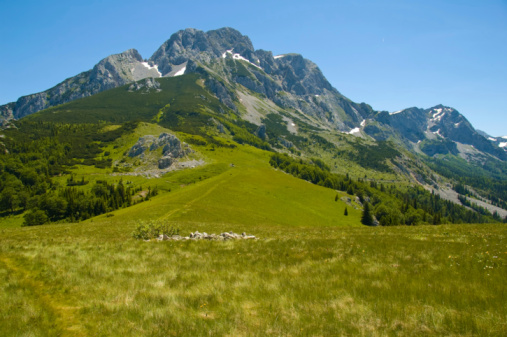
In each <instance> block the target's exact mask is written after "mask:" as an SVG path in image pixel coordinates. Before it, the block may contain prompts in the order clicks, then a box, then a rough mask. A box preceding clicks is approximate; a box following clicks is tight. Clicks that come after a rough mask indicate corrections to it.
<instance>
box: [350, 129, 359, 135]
mask: <svg viewBox="0 0 507 337" xmlns="http://www.w3.org/2000/svg"><path fill="white" fill-rule="evenodd" d="M360 132H361V130H359V128H353V129H352V130H350V131H349V133H350V134H351V135H353V134H356V133H360Z"/></svg>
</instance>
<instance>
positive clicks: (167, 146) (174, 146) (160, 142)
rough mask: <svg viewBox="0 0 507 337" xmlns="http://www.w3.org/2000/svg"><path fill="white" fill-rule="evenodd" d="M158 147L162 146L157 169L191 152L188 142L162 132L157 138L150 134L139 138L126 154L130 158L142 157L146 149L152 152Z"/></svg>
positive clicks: (163, 167) (169, 164)
mask: <svg viewBox="0 0 507 337" xmlns="http://www.w3.org/2000/svg"><path fill="white" fill-rule="evenodd" d="M159 148H162V157H160V158H159V159H158V161H157V164H158V168H159V169H166V168H168V167H170V166H171V165H172V164H173V163H175V162H176V161H177V160H178V159H179V158H183V157H185V156H187V155H188V154H190V153H192V152H193V151H192V150H191V149H190V147H189V146H188V144H186V143H182V142H181V141H180V140H179V139H178V138H177V137H176V136H174V135H170V134H168V133H162V134H160V136H158V138H156V137H155V136H151V135H148V136H144V137H141V138H139V140H138V141H137V143H135V144H134V146H132V147H131V148H130V150H129V152H128V156H129V157H131V158H132V157H142V156H144V154H145V152H146V151H147V150H148V149H149V150H150V151H151V152H154V151H157V150H158V149H159Z"/></svg>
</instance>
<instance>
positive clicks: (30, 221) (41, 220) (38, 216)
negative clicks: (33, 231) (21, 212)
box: [23, 209, 49, 226]
mask: <svg viewBox="0 0 507 337" xmlns="http://www.w3.org/2000/svg"><path fill="white" fill-rule="evenodd" d="M23 219H25V222H23V226H39V225H44V224H45V223H46V222H48V221H49V219H48V216H47V215H46V212H44V211H42V210H40V209H34V210H31V211H29V212H28V213H26V214H25V216H24V217H23Z"/></svg>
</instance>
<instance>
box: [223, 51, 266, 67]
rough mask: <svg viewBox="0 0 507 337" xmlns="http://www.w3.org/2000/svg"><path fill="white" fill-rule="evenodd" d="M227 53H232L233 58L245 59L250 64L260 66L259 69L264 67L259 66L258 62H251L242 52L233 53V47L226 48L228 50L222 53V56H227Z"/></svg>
mask: <svg viewBox="0 0 507 337" xmlns="http://www.w3.org/2000/svg"><path fill="white" fill-rule="evenodd" d="M227 54H231V55H232V58H233V59H235V60H241V61H245V62H248V63H250V64H251V65H253V66H254V67H257V68H259V69H262V68H261V67H259V66H258V65H257V64H255V63H252V62H250V60H249V59H246V58H244V57H243V56H241V55H240V54H238V53H233V52H232V49H230V50H226V51H225V52H224V53H223V54H222V58H226V57H227Z"/></svg>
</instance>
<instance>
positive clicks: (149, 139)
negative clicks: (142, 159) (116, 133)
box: [128, 136, 155, 158]
mask: <svg viewBox="0 0 507 337" xmlns="http://www.w3.org/2000/svg"><path fill="white" fill-rule="evenodd" d="M154 141H155V137H154V136H144V137H141V138H139V140H138V141H137V143H135V144H134V146H132V147H131V148H130V150H129V152H128V156H129V157H131V158H132V157H137V156H140V155H141V154H143V153H144V151H146V150H147V149H148V148H149V147H150V145H151V144H152V143H153V142H154Z"/></svg>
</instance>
